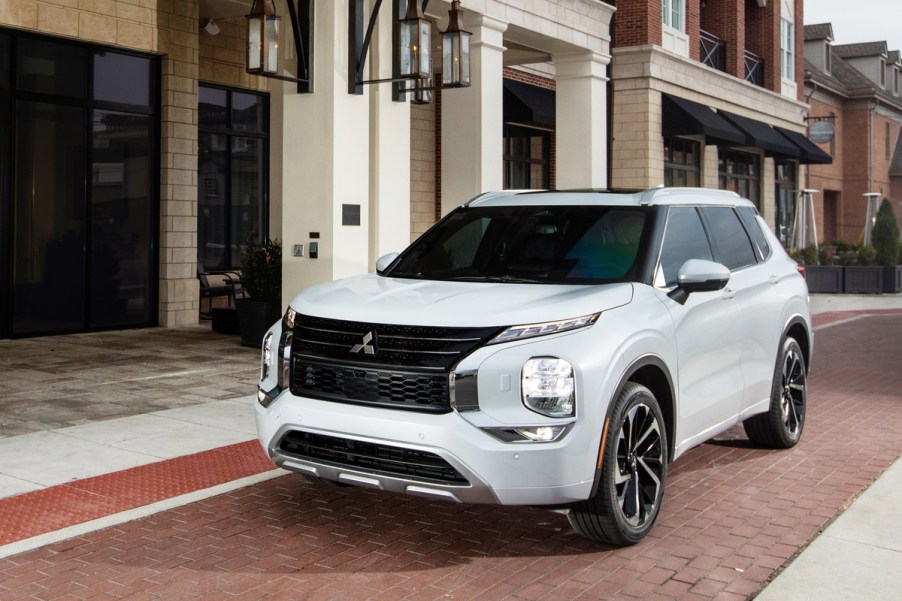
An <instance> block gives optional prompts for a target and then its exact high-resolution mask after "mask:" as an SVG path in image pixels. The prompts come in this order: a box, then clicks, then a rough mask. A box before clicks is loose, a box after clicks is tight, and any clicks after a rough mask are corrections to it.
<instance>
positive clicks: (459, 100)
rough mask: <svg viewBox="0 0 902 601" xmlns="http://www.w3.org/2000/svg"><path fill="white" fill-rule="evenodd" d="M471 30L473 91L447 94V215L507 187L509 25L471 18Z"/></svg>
mask: <svg viewBox="0 0 902 601" xmlns="http://www.w3.org/2000/svg"><path fill="white" fill-rule="evenodd" d="M467 29H468V30H469V31H471V32H472V33H473V37H472V39H471V50H470V70H471V84H470V87H469V88H463V89H450V90H445V91H443V92H442V144H441V146H442V151H441V152H442V214H443V215H444V214H446V213H448V212H449V211H450V210H452V209H453V208H455V207H457V206H459V205H461V204H462V203H464V202H466V201H468V200H469V199H471V198H472V197H474V196H476V195H477V194H480V193H481V192H485V191H489V190H500V189H501V188H502V187H503V184H504V177H503V175H504V174H503V169H504V163H503V154H502V153H503V137H504V131H503V117H504V111H503V90H504V87H503V70H504V65H503V62H502V57H503V53H504V45H503V44H504V35H503V34H504V32H505V31H506V30H507V23H505V22H504V21H500V20H498V19H495V18H492V17H489V16H486V15H478V16H471V15H469V14H468V15H467Z"/></svg>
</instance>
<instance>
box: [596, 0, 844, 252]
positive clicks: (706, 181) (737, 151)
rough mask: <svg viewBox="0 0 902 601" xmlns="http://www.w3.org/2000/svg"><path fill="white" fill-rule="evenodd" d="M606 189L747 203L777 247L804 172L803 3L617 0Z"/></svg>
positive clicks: (809, 156)
mask: <svg viewBox="0 0 902 601" xmlns="http://www.w3.org/2000/svg"><path fill="white" fill-rule="evenodd" d="M616 6H617V13H616V14H615V17H614V24H613V27H612V29H613V41H612V45H613V48H614V50H613V53H612V54H613V64H612V70H611V73H612V75H611V79H612V82H613V94H612V108H611V116H612V127H611V130H612V140H611V174H612V178H611V184H612V186H613V187H614V188H627V189H630V188H648V187H654V186H658V185H668V186H670V185H690V186H704V187H711V188H723V189H729V190H734V191H736V192H739V193H740V194H742V195H743V196H746V197H748V198H750V199H751V200H752V201H754V202H755V204H756V205H757V206H758V208H759V211H760V212H761V214H762V215H763V216H764V218H765V219H766V220H767V221H768V223H770V224H772V225H773V227H774V230H775V232H776V233H777V235H778V237H780V238H781V240H782V241H784V242H785V243H787V242H788V238H789V236H790V233H791V226H792V223H793V222H794V220H795V211H796V205H797V202H798V191H799V190H800V188H801V184H802V183H803V182H804V181H805V170H806V166H807V165H809V164H812V163H829V162H830V160H831V159H830V157H829V156H828V155H827V154H825V153H823V152H822V151H821V150H820V149H818V148H817V147H816V146H815V145H814V144H812V143H811V142H810V140H808V139H807V137H806V136H805V133H806V121H805V117H806V116H807V106H806V104H805V102H804V97H803V95H802V85H801V79H802V61H803V58H802V36H801V35H796V32H797V31H801V29H802V23H803V13H802V10H803V9H802V0H776V1H770V2H763V1H762V2H755V1H749V0H664V1H663V2H658V1H657V0H617V1H616Z"/></svg>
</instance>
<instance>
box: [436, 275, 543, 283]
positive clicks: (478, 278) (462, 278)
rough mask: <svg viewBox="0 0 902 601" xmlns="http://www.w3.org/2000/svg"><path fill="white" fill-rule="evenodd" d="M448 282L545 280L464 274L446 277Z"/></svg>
mask: <svg viewBox="0 0 902 601" xmlns="http://www.w3.org/2000/svg"><path fill="white" fill-rule="evenodd" d="M446 279H447V280H448V281H449V282H492V283H504V284H543V283H545V280H539V279H536V278H524V277H520V276H515V275H466V276H458V277H453V278H446Z"/></svg>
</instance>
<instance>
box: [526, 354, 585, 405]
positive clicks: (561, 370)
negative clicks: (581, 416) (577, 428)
mask: <svg viewBox="0 0 902 601" xmlns="http://www.w3.org/2000/svg"><path fill="white" fill-rule="evenodd" d="M520 394H521V396H522V398H523V404H524V405H526V407H527V408H528V409H531V410H532V411H535V412H536V413H541V414H542V415H547V416H548V417H573V416H574V415H576V386H575V381H574V377H573V366H572V365H570V364H569V363H568V362H566V361H564V360H563V359H558V358H557V357H538V358H535V359H530V360H529V361H527V362H526V363H525V364H524V365H523V373H522V377H521V378H520Z"/></svg>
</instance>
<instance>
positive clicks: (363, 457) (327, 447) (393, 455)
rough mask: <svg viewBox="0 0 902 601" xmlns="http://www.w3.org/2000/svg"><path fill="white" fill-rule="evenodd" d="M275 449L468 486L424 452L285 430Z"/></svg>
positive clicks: (371, 470)
mask: <svg viewBox="0 0 902 601" xmlns="http://www.w3.org/2000/svg"><path fill="white" fill-rule="evenodd" d="M279 450H280V451H282V452H283V453H285V454H286V455H292V456H294V457H298V458H302V459H310V460H312V461H315V462H317V463H322V464H326V465H331V466H334V467H345V468H349V469H354V470H356V471H360V472H367V473H371V474H383V475H388V476H396V477H400V478H405V479H408V480H416V481H419V482H426V483H440V484H450V485H455V486H466V485H469V482H468V481H467V479H466V478H464V477H463V476H462V475H461V474H460V472H458V471H457V470H456V469H454V468H453V467H452V466H451V464H449V463H448V462H447V461H445V460H444V459H442V458H441V457H439V456H438V455H436V454H435V453H430V452H428V451H417V450H414V449H405V448H402V447H395V446H391V445H387V444H379V443H372V442H362V441H359V440H350V439H347V438H338V437H336V436H326V435H324V434H313V433H310V432H298V431H291V432H288V433H287V434H286V435H285V436H284V437H283V438H282V441H281V442H280V443H279Z"/></svg>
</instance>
